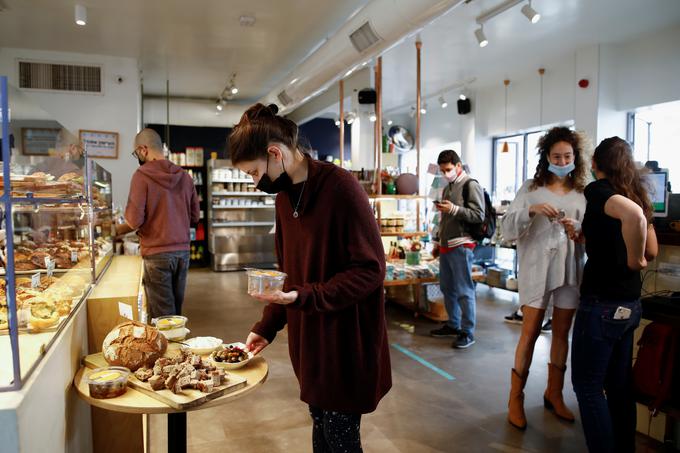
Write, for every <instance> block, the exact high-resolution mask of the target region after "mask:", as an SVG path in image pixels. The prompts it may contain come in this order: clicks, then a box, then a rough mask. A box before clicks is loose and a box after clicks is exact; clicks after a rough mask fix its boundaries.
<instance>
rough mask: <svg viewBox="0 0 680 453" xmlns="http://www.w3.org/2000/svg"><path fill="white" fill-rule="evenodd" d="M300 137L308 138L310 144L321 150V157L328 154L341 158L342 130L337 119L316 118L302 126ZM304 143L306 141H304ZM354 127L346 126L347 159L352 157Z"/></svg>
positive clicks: (313, 147) (334, 157)
mask: <svg viewBox="0 0 680 453" xmlns="http://www.w3.org/2000/svg"><path fill="white" fill-rule="evenodd" d="M300 138H301V139H303V140H305V139H306V140H307V141H308V143H309V146H310V147H311V148H312V149H315V150H317V151H318V152H319V159H321V160H323V159H324V158H325V157H326V156H327V155H329V154H330V155H331V156H333V159H339V158H340V130H339V129H338V127H337V126H336V125H335V121H334V120H332V119H328V118H315V119H313V120H311V121H308V122H306V123H305V124H303V125H301V126H300ZM303 143H304V142H303ZM351 143H352V128H351V127H348V126H345V160H349V159H351V151H350V149H351Z"/></svg>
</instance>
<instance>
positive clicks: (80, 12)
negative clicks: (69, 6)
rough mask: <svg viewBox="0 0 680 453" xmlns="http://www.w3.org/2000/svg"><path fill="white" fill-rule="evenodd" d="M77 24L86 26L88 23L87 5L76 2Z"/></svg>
mask: <svg viewBox="0 0 680 453" xmlns="http://www.w3.org/2000/svg"><path fill="white" fill-rule="evenodd" d="M75 15H76V24H77V25H80V26H81V27H84V26H85V25H87V9H86V8H85V5H80V4H76V12H75Z"/></svg>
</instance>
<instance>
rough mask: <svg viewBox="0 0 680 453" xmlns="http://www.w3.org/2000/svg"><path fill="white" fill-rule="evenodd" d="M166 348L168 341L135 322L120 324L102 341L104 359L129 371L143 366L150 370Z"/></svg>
mask: <svg viewBox="0 0 680 453" xmlns="http://www.w3.org/2000/svg"><path fill="white" fill-rule="evenodd" d="M167 347H168V340H167V339H166V338H165V337H164V336H163V335H162V334H161V333H160V332H159V331H158V329H156V328H155V327H151V326H147V325H146V324H142V323H139V322H136V321H129V322H125V323H123V324H120V325H118V326H116V327H114V329H113V330H112V331H111V332H109V334H108V335H107V336H106V338H105V339H104V344H103V345H102V352H103V353H104V359H106V361H107V362H108V363H109V364H110V365H115V366H124V367H126V368H129V369H130V371H133V372H134V371H136V370H137V369H139V368H141V367H143V366H145V367H147V368H152V367H153V365H154V362H156V360H157V359H159V358H160V357H161V356H162V355H163V354H164V353H165V350H166V349H167Z"/></svg>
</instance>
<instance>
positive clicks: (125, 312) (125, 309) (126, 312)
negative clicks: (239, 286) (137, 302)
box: [118, 302, 132, 320]
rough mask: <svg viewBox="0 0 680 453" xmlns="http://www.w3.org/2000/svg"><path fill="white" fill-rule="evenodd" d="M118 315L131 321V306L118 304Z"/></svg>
mask: <svg viewBox="0 0 680 453" xmlns="http://www.w3.org/2000/svg"><path fill="white" fill-rule="evenodd" d="M118 313H119V314H120V315H121V316H122V317H123V318H127V319H129V320H132V306H130V305H128V304H124V303H123V302H118Z"/></svg>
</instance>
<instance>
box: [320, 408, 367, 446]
mask: <svg viewBox="0 0 680 453" xmlns="http://www.w3.org/2000/svg"><path fill="white" fill-rule="evenodd" d="M309 413H310V415H311V416H312V421H313V423H314V428H313V430H312V446H313V448H314V453H362V452H363V450H362V449H361V437H360V433H359V431H360V427H361V414H344V413H341V412H335V411H327V410H324V409H319V408H318V407H314V406H309Z"/></svg>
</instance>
